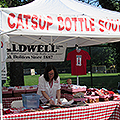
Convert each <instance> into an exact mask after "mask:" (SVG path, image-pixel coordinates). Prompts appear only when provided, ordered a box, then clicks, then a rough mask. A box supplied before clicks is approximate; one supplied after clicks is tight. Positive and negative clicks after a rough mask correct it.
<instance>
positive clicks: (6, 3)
mask: <svg viewBox="0 0 120 120" xmlns="http://www.w3.org/2000/svg"><path fill="white" fill-rule="evenodd" d="M32 1H34V0H2V1H0V5H1V7H17V6H22V5H25V4H27V3H30V2H32Z"/></svg>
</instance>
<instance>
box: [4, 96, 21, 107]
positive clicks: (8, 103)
mask: <svg viewBox="0 0 120 120" xmlns="http://www.w3.org/2000/svg"><path fill="white" fill-rule="evenodd" d="M15 100H22V97H11V98H2V103H3V108H11V103H12V101H15Z"/></svg>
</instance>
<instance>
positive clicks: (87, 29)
mask: <svg viewBox="0 0 120 120" xmlns="http://www.w3.org/2000/svg"><path fill="white" fill-rule="evenodd" d="M85 28H86V31H89V28H87V19H86V18H85Z"/></svg>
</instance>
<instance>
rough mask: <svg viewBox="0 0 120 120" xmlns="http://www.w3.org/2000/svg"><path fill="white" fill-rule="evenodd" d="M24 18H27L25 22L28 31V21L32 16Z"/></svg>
mask: <svg viewBox="0 0 120 120" xmlns="http://www.w3.org/2000/svg"><path fill="white" fill-rule="evenodd" d="M23 17H24V18H25V21H26V29H28V19H30V18H31V16H30V15H24V16H23Z"/></svg>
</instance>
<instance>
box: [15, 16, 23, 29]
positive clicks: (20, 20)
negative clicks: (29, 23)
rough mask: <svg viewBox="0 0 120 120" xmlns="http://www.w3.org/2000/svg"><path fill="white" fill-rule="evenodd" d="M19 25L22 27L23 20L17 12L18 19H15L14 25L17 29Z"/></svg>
mask: <svg viewBox="0 0 120 120" xmlns="http://www.w3.org/2000/svg"><path fill="white" fill-rule="evenodd" d="M19 26H22V28H23V29H24V26H23V21H22V14H19V15H18V21H17V26H16V28H17V29H18V27H19Z"/></svg>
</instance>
